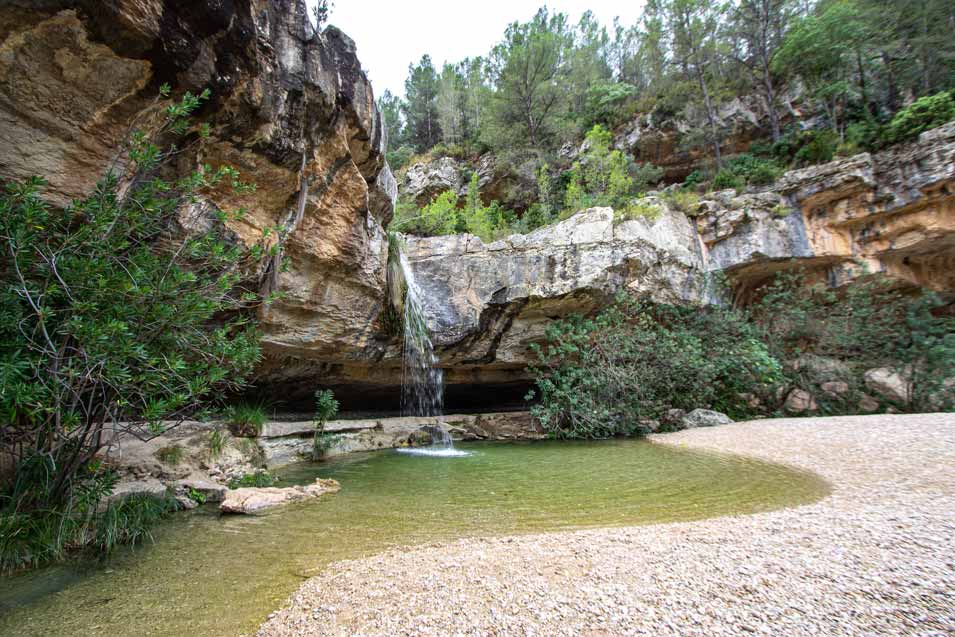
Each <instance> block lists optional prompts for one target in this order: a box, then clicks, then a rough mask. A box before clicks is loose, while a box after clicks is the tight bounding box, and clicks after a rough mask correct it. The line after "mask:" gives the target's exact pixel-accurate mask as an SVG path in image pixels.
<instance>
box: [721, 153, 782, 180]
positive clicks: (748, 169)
mask: <svg viewBox="0 0 955 637" xmlns="http://www.w3.org/2000/svg"><path fill="white" fill-rule="evenodd" d="M726 169H727V170H729V171H730V172H731V173H733V174H734V175H738V176H739V177H740V178H741V179H743V181H745V182H746V183H747V184H753V185H757V186H764V185H767V184H771V183H773V182H775V181H776V180H777V179H779V176H780V175H782V173H783V171H782V169H781V168H780V167H779V166H778V165H777V164H776V162H774V161H771V160H768V159H762V158H759V157H755V156H753V155H750V154H742V155H737V156H736V157H733V158H732V159H730V160H729V161H727V162H726Z"/></svg>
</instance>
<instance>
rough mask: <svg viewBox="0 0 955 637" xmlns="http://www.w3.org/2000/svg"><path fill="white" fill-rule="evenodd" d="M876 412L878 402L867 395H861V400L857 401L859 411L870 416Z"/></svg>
mask: <svg viewBox="0 0 955 637" xmlns="http://www.w3.org/2000/svg"><path fill="white" fill-rule="evenodd" d="M878 410H879V401H878V400H876V399H875V398H873V397H872V396H869V395H868V394H862V398H860V399H859V411H860V412H862V413H864V414H871V413H872V412H875V411H878Z"/></svg>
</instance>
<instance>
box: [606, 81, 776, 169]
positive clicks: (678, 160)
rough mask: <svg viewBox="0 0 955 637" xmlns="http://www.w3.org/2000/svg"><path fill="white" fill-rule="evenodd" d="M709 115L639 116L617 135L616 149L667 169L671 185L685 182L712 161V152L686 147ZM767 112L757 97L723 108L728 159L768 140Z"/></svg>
mask: <svg viewBox="0 0 955 637" xmlns="http://www.w3.org/2000/svg"><path fill="white" fill-rule="evenodd" d="M704 121H705V114H704V113H701V112H697V111H696V109H693V108H688V109H687V110H686V111H685V112H683V113H681V114H679V115H677V116H661V115H660V114H659V113H656V112H653V113H648V114H641V115H638V116H637V117H636V118H634V119H633V120H631V121H629V122H627V123H626V124H624V125H623V126H621V127H619V128H618V129H617V130H616V131H614V136H613V145H614V147H615V148H617V149H618V150H621V151H623V152H625V153H627V154H629V155H630V156H631V157H633V159H634V161H636V162H638V163H650V164H653V165H654V166H658V167H660V168H662V169H663V180H664V181H666V182H667V183H679V182H682V181H683V180H684V179H685V178H686V177H687V176H688V175H689V174H690V173H691V172H693V171H694V170H696V169H698V168H701V167H703V166H704V164H705V163H706V162H708V161H711V160H712V149H711V148H709V147H707V146H705V145H700V144H690V145H687V144H686V143H685V136H686V134H687V133H689V132H691V131H692V130H694V129H696V130H699V129H700V124H699V122H704ZM764 122H766V119H765V115H764V109H763V108H762V107H761V106H760V100H759V99H758V98H756V97H750V98H745V99H740V98H737V99H734V100H731V101H729V102H727V103H725V104H723V105H721V106H720V107H719V110H718V113H717V126H718V127H719V129H720V131H721V132H722V138H721V140H720V144H721V148H722V151H723V153H724V154H725V155H733V154H737V153H744V152H747V150H748V149H749V145H750V143H752V142H753V141H755V140H757V139H759V138H761V137H764V136H765V135H766V132H767V131H766V129H765V127H764Z"/></svg>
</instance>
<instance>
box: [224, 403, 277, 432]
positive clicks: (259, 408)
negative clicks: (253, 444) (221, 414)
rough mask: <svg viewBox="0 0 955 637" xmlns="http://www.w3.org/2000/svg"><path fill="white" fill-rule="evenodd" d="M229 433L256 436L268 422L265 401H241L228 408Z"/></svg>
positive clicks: (227, 422) (226, 417) (226, 416)
mask: <svg viewBox="0 0 955 637" xmlns="http://www.w3.org/2000/svg"><path fill="white" fill-rule="evenodd" d="M225 419H226V424H227V426H228V428H229V433H231V434H232V435H233V436H236V437H237V438H254V437H256V436H258V435H259V433H260V432H261V431H262V425H264V424H265V423H266V422H268V419H269V417H268V408H267V407H266V406H265V404H264V403H239V404H236V405H232V406H231V407H229V408H228V409H227V410H226V414H225Z"/></svg>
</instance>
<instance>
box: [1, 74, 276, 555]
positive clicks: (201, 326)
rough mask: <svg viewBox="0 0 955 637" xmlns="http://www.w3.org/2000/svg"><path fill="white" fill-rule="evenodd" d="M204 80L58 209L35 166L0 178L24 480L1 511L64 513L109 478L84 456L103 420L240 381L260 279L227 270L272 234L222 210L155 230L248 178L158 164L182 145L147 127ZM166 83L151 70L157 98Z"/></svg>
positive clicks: (6, 328) (12, 421) (144, 428)
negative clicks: (83, 193) (27, 174)
mask: <svg viewBox="0 0 955 637" xmlns="http://www.w3.org/2000/svg"><path fill="white" fill-rule="evenodd" d="M208 96H209V95H208V93H207V92H205V93H203V94H201V95H198V96H196V95H191V94H188V93H187V94H186V95H185V96H183V98H182V99H181V100H178V101H170V102H169V103H168V105H166V106H165V107H164V108H162V109H161V111H160V110H159V109H158V108H157V113H159V112H161V113H162V114H163V116H164V122H163V123H162V126H161V127H160V129H159V130H158V131H157V132H156V136H155V137H152V138H151V137H148V136H147V135H146V134H144V133H141V132H135V133H133V134H132V135H131V136H130V138H129V140H128V143H127V147H126V148H125V151H126V152H127V154H128V158H129V162H127V163H123V164H122V165H124V166H128V171H127V172H126V173H124V174H117V173H110V174H108V175H106V176H105V177H104V178H103V179H102V180H101V181H100V182H99V184H98V185H97V186H96V188H95V190H94V191H93V192H92V193H91V194H90V195H89V196H87V197H85V198H81V199H79V200H77V201H75V202H73V203H72V204H71V205H70V206H68V207H66V208H65V209H56V208H51V207H50V206H48V205H47V204H46V203H45V202H44V200H43V198H42V197H41V192H42V189H43V186H44V182H43V180H42V179H39V178H33V179H29V180H27V181H26V182H24V183H9V184H6V185H5V186H4V187H3V189H2V193H0V244H2V245H3V251H4V254H5V256H4V257H3V259H4V260H3V266H0V380H2V387H3V391H0V419H2V421H3V424H4V426H3V428H2V437H0V445H2V449H0V453H3V455H4V457H5V458H7V459H8V460H12V461H13V462H14V463H15V464H16V467H17V475H18V476H20V475H31V476H33V479H34V480H36V481H37V482H36V483H35V484H31V485H30V486H29V488H21V487H17V486H13V487H10V488H8V489H6V490H5V491H4V493H3V494H2V498H0V502H2V504H0V516H2V517H6V516H13V517H15V518H16V519H18V520H24V519H31V520H45V519H47V518H48V516H53V518H58V519H59V520H61V521H62V520H66V519H72V518H73V516H74V515H75V514H76V511H77V510H78V507H79V506H80V505H79V504H77V501H78V500H81V501H83V502H84V504H83V508H84V509H85V510H86V511H87V513H88V512H89V511H92V510H94V509H95V502H93V501H90V498H91V494H96V496H97V497H103V496H104V495H106V494H107V493H108V492H109V491H108V490H103V489H101V488H100V487H101V485H103V484H106V483H107V482H108V471H107V470H106V469H105V468H104V467H103V466H102V465H101V464H100V463H99V462H98V461H97V459H96V458H97V454H98V453H99V452H100V451H101V449H102V448H103V446H104V445H105V444H107V443H108V442H109V441H111V440H112V439H113V436H112V435H111V433H112V432H118V433H121V434H132V435H136V436H139V437H143V438H148V437H150V436H154V435H157V434H159V433H161V432H162V431H163V430H164V429H165V428H166V425H165V424H164V423H165V422H167V421H172V422H173V423H176V422H180V421H182V420H183V419H184V418H185V417H187V416H188V415H190V414H191V413H193V412H194V411H195V410H197V409H198V408H199V407H200V406H201V405H202V404H203V402H204V401H207V400H208V399H209V397H211V396H214V395H219V394H221V393H222V392H224V391H234V390H237V389H239V388H241V387H242V386H243V384H244V380H243V379H244V378H245V377H246V376H247V375H248V374H249V373H250V372H251V370H252V368H253V367H254V365H255V364H256V362H257V361H258V359H259V355H260V352H259V344H258V334H257V332H256V331H255V330H254V329H251V328H250V326H249V321H248V319H247V318H246V316H247V315H248V314H250V313H251V310H252V308H251V307H250V305H251V304H255V303H258V300H257V299H258V294H257V292H255V291H253V290H249V289H244V288H243V287H242V286H241V284H240V281H241V280H242V275H241V273H242V272H244V271H246V269H247V268H254V267H256V266H257V264H258V261H259V260H260V257H265V256H269V257H275V256H276V250H277V249H278V245H277V244H276V243H274V242H272V243H271V244H269V247H268V248H266V247H264V246H263V245H259V246H256V247H257V248H258V250H257V251H253V250H249V251H248V253H245V252H243V251H242V250H240V248H239V247H237V246H235V245H233V244H232V243H230V242H229V241H228V240H227V239H226V236H225V231H224V230H225V223H226V222H227V221H230V220H234V219H237V218H240V217H241V216H242V215H241V212H238V213H227V212H216V213H214V214H213V215H211V217H210V218H209V219H208V220H207V221H208V222H209V223H205V224H195V226H196V227H205V228H208V230H205V231H198V230H197V231H196V232H195V233H193V234H188V235H186V236H177V235H175V234H173V233H170V232H169V229H170V228H172V227H176V226H175V224H176V223H177V222H179V221H181V219H180V218H179V217H180V215H181V214H183V211H185V210H187V209H188V210H196V211H197V212H196V213H195V214H199V212H198V211H203V210H206V207H204V206H192V205H191V204H193V203H195V201H196V199H197V196H198V193H199V192H200V191H202V190H205V189H212V188H224V189H227V190H231V191H233V192H234V193H236V194H240V195H241V194H243V193H246V192H249V191H251V190H252V186H250V185H248V184H243V183H242V182H241V181H240V180H239V176H238V173H237V172H236V171H235V170H234V169H231V168H229V167H226V166H221V167H219V168H215V169H213V168H212V167H211V166H202V167H200V168H199V169H198V170H196V171H194V172H193V173H191V174H188V175H186V176H185V177H183V178H181V179H178V180H176V181H174V182H170V181H166V180H165V179H163V178H162V176H163V175H165V174H168V171H167V170H166V166H165V165H166V164H167V163H168V162H170V161H172V160H173V159H174V158H177V157H178V156H179V155H180V153H181V152H182V149H175V148H174V149H171V150H169V151H165V152H164V151H163V150H162V149H161V148H160V147H159V146H158V145H157V144H156V143H154V141H153V140H154V139H159V138H163V139H167V138H170V137H175V136H180V135H182V134H184V133H186V132H189V131H190V123H189V119H188V118H189V115H190V114H191V113H192V112H193V111H194V110H195V109H197V108H198V107H199V105H200V104H201V103H202V102H203V101H204V100H205V99H207V98H208ZM168 97H169V89H168V87H165V86H164V87H162V89H161V95H160V99H161V100H166V99H167V98H168ZM157 106H159V105H157ZM191 133H192V135H193V136H194V137H196V138H201V137H203V136H206V135H208V129H207V128H206V127H202V126H199V127H195V128H193V129H192V130H191ZM120 184H125V185H127V186H128V187H122V188H121V187H120ZM109 430H112V431H109ZM104 434H105V435H104ZM37 467H40V468H42V469H43V472H44V475H42V476H41V475H38V474H35V473H34V471H33V470H34V469H36V468H37ZM34 516H37V517H35V518H34ZM85 522H86V520H84V523H85ZM30 524H32V522H31V523H29V524H26V526H23V527H21V530H22V529H23V528H29V526H30ZM38 524H40V526H39V527H37V528H40V527H42V522H38ZM47 539H49V538H47ZM39 541H42V540H39ZM27 542H28V543H29V542H33V540H27ZM51 551H52V553H51V554H58V551H59V549H58V548H57V547H53V548H51Z"/></svg>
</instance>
